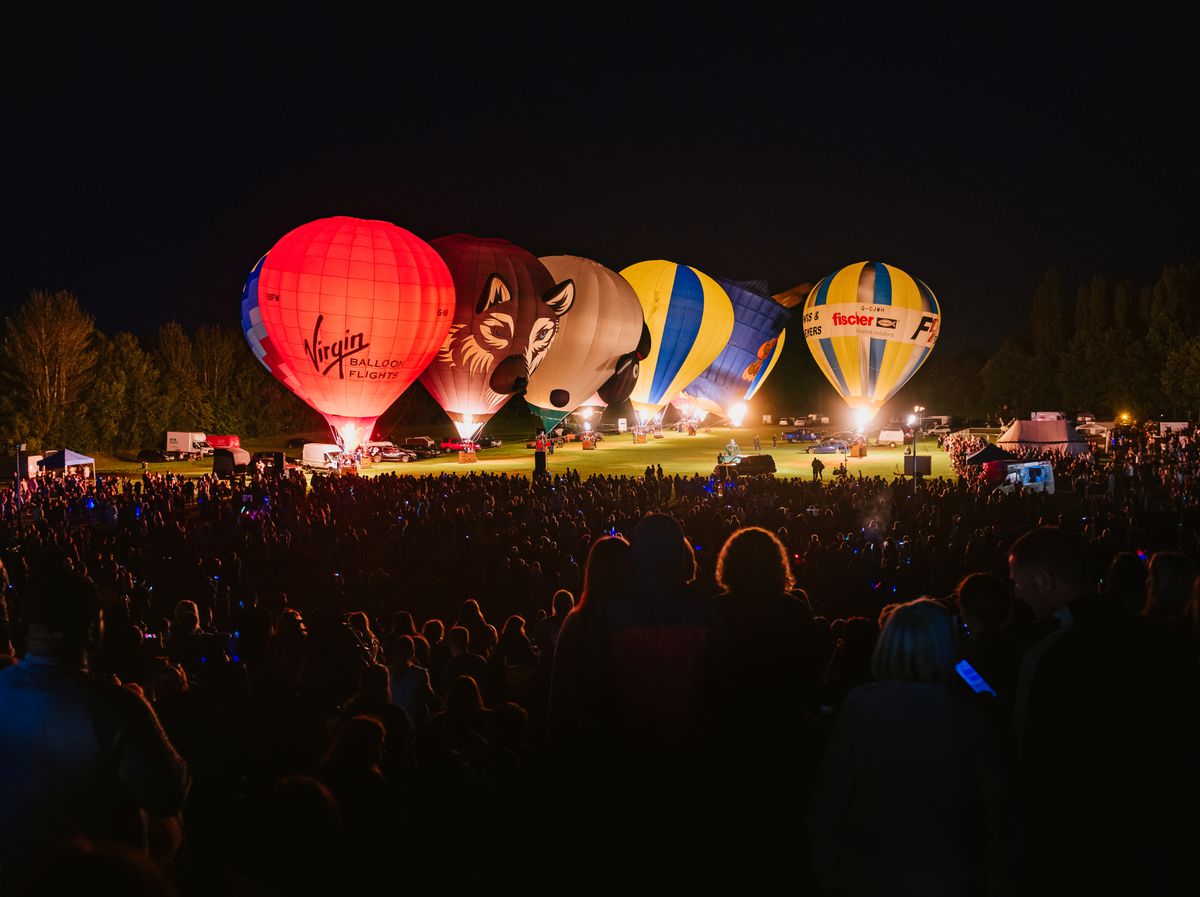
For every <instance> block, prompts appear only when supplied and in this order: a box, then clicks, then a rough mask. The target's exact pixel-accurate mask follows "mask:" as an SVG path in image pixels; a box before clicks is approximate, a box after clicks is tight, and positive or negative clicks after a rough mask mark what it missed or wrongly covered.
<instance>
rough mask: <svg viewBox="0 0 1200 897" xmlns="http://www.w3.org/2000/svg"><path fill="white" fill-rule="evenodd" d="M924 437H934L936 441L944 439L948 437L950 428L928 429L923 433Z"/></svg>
mask: <svg viewBox="0 0 1200 897" xmlns="http://www.w3.org/2000/svg"><path fill="white" fill-rule="evenodd" d="M925 435H926V436H933V437H936V438H937V439H945V438H946V437H947V436H949V435H950V428H949V427H945V426H939V427H930V428H929V429H928V430H926V431H925Z"/></svg>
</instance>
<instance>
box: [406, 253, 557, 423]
mask: <svg viewBox="0 0 1200 897" xmlns="http://www.w3.org/2000/svg"><path fill="white" fill-rule="evenodd" d="M433 247H434V248H435V249H436V250H437V251H438V252H439V253H441V256H442V258H443V259H445V261H446V264H447V266H448V267H449V268H450V274H451V276H452V277H453V279H454V287H455V291H456V293H457V296H458V299H457V304H456V305H455V309H454V323H453V325H452V326H451V328H450V332H449V334H448V335H447V336H446V339H445V341H444V342H443V344H442V347H441V349H440V350H439V351H438V353H437V357H436V358H435V359H434V360H433V362H432V363H431V364H430V365H429V367H428V368H426V369H425V373H423V374H422V375H421V383H422V384H424V386H425V388H426V389H428V390H429V392H430V394H431V395H432V396H433V397H434V399H435V400H436V401H437V403H438V404H439V405H441V406H442V410H444V411H445V412H446V414H447V415H449V417H450V420H451V421H453V422H454V426H455V428H456V429H457V430H458V432H459V435H460V436H462V437H463V438H464V439H470V438H472V437H474V436H475V435H476V434H477V433H478V432H479V431H480V429H482V427H483V425H484V424H485V423H486V422H487V421H488V419H489V418H491V416H492V415H493V414H495V413H496V411H497V410H499V408H500V406H502V405H503V404H504V403H505V402H507V401H508V400H509V398H511V397H512V396H513V395H514V394H516V393H519V392H522V391H524V390H525V388H526V387H527V386H528V385H529V377H530V375H532V374H533V372H534V371H536V370H537V369H538V367H539V365H541V363H542V362H543V361H544V360H545V358H546V354H547V350H548V349H549V348H550V345H551V343H553V341H554V339H555V336H556V334H557V333H558V328H559V318H560V317H561V316H562V315H565V314H566V313H567V312H569V311H571V308H572V306H573V304H574V302H575V284H574V282H573V281H571V280H570V278H567V279H565V280H556V279H555V278H554V277H553V276H551V274H550V272H549V271H547V270H546V266H545V265H543V264H542V263H541V262H539V261H538V260H537V258H535V257H534V256H533V254H532V253H530V252H527V251H526V250H524V249H522V248H521V247H519V246H515V245H513V244H512V243H509V242H508V241H507V240H496V239H484V238H482V237H471V236H466V235H464V234H454V235H453V236H449V237H439V238H438V239H436V240H434V241H433Z"/></svg>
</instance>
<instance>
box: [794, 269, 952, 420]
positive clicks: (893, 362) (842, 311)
mask: <svg viewBox="0 0 1200 897" xmlns="http://www.w3.org/2000/svg"><path fill="white" fill-rule="evenodd" d="M941 318H942V312H941V306H940V305H939V304H938V301H937V299H936V298H935V297H934V295H933V291H932V290H931V289H929V287H927V286H926V285H925V284H923V283H922V282H921V281H919V280H917V279H916V278H914V277H911V276H909V275H908V274H906V273H904V272H903V271H901V270H900V269H899V268H894V267H892V266H890V265H885V264H883V263H882V262H858V263H856V264H853V265H849V266H847V267H845V268H842V269H841V270H840V271H838V272H836V273H835V274H831V275H830V276H829V277H826V278H825V279H824V280H822V281H821V282H820V283H818V284H817V285H816V286H815V287H814V288H813V290H812V292H811V293H809V295H808V299H807V300H805V303H804V337H805V339H806V340H807V342H808V348H809V351H811V352H812V354H813V358H815V359H816V361H817V366H818V367H820V368H821V371H822V372H823V373H824V374H825V377H826V378H827V379H828V380H829V382H830V383H831V384H832V385H833V387H834V389H836V390H837V391H838V393H839V395H841V397H842V398H843V399H845V400H846V402H847V404H849V405H850V407H851V408H864V409H867V411H868V412H869V413H870V414H871V415H874V413H875V412H877V411H878V410H879V408H880V406H881V405H883V403H884V402H886V401H887V400H888V399H890V398H891V397H892V396H893V395H895V394H896V392H898V391H899V389H900V387H902V386H903V385H904V384H905V383H906V382H908V379H909V378H910V377H911V376H912V375H913V374H914V373H916V371H917V369H918V368H919V367H920V366H921V365H922V364H924V362H925V359H926V358H928V357H929V353H930V352H931V351H932V350H933V346H934V343H936V342H937V337H938V332H939V329H940V326H941Z"/></svg>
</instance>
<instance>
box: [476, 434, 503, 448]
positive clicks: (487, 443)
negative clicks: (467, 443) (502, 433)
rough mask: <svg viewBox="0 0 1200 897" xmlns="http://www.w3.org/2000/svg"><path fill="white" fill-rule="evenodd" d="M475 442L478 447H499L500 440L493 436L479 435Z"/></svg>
mask: <svg viewBox="0 0 1200 897" xmlns="http://www.w3.org/2000/svg"><path fill="white" fill-rule="evenodd" d="M475 444H476V445H478V446H479V447H480V448H499V447H500V445H501V443H500V440H499V439H497V438H496V437H495V436H480V437H479V438H478V439H476V440H475Z"/></svg>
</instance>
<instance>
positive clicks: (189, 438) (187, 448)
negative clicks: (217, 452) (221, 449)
mask: <svg viewBox="0 0 1200 897" xmlns="http://www.w3.org/2000/svg"><path fill="white" fill-rule="evenodd" d="M167 454H168V455H170V456H173V457H175V458H203V457H204V456H205V455H211V454H212V446H211V445H209V444H208V441H207V440H206V439H205V437H204V434H203V433H179V432H175V431H173V430H168V431H167Z"/></svg>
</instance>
